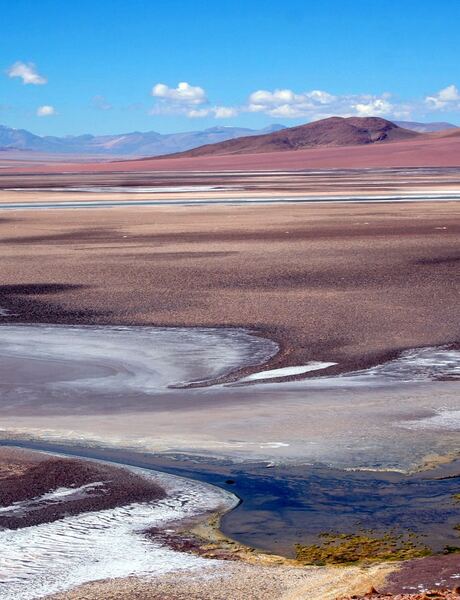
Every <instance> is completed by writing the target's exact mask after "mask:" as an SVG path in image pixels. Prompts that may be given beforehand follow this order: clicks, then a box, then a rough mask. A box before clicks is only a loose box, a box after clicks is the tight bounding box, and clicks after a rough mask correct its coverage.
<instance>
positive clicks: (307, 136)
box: [174, 117, 420, 157]
mask: <svg viewBox="0 0 460 600" xmlns="http://www.w3.org/2000/svg"><path fill="white" fill-rule="evenodd" d="M418 135H420V134H419V133H417V132H415V131H410V130H409V129H404V128H402V127H399V126H398V125H396V124H395V123H392V122H391V121H387V120H386V119H381V118H379V117H348V118H344V117H330V118H328V119H321V120H320V121H314V122H313V123H308V124H306V125H299V126H297V127H289V128H285V129H282V130H280V131H275V132H272V133H267V134H264V135H253V136H251V137H241V138H237V139H231V140H227V141H224V142H219V143H217V144H210V145H209V144H208V145H206V146H201V147H199V148H195V149H193V150H189V151H187V152H181V153H177V154H175V155H174V156H183V157H187V156H208V155H209V156H211V155H212V156H215V155H224V154H253V153H260V152H276V151H280V150H301V149H304V148H316V147H318V146H356V145H362V144H376V143H382V142H392V141H402V140H409V139H413V138H415V137H417V136H418Z"/></svg>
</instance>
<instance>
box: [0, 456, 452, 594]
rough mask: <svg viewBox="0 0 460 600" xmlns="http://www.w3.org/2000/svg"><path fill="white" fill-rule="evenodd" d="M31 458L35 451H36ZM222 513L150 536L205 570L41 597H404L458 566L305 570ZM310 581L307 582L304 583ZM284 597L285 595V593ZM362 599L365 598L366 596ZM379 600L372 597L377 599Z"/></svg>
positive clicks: (89, 585)
mask: <svg viewBox="0 0 460 600" xmlns="http://www.w3.org/2000/svg"><path fill="white" fill-rule="evenodd" d="M0 452H1V451H0ZM46 452H47V451H45V453H46ZM35 454H37V453H36V452H35ZM47 456H48V457H49V458H50V460H53V458H54V456H56V455H54V456H53V455H49V454H47ZM81 460H83V463H84V462H85V461H88V459H87V458H85V457H81ZM90 462H93V463H94V464H97V463H99V464H109V463H107V462H105V463H104V462H102V463H101V462H100V461H99V459H97V460H95V461H94V460H91V459H90ZM125 468H126V467H125ZM221 514H222V512H217V513H216V512H214V513H212V514H211V515H207V516H206V515H205V516H204V517H200V518H199V519H196V518H193V520H192V521H191V522H190V524H187V521H182V522H179V523H178V526H174V525H172V529H171V526H170V525H169V526H168V529H167V530H166V531H164V532H162V531H154V532H153V539H154V540H160V543H161V544H162V545H166V546H167V547H171V548H172V549H173V550H174V551H179V552H182V553H184V552H185V554H189V553H192V554H194V555H196V556H199V557H203V558H204V559H205V560H206V561H209V563H208V564H206V563H203V566H202V567H200V568H199V569H198V570H196V569H195V570H194V571H191V572H190V571H189V572H185V573H186V574H185V577H184V572H183V571H182V573H181V571H178V572H173V573H172V575H168V574H166V575H161V574H156V575H151V576H150V577H146V576H145V575H144V576H131V577H129V578H128V579H125V578H121V579H120V578H118V579H117V578H115V579H110V580H104V579H101V580H98V581H92V582H88V583H84V584H83V585H80V586H77V587H73V588H71V589H68V590H67V591H62V592H58V593H56V594H52V595H50V596H48V595H46V596H43V597H44V598H45V597H46V598H47V599H49V600H51V599H53V600H77V599H80V598H85V599H86V600H92V599H93V598H94V599H96V598H100V597H101V595H102V596H103V597H107V598H108V597H110V598H113V599H118V598H120V599H121V598H123V599H124V600H127V599H131V598H133V599H134V598H135V597H137V596H136V594H139V593H142V594H143V595H142V597H143V598H146V599H149V600H158V599H159V598H160V597H161V598H163V597H164V596H162V595H159V594H164V593H166V592H167V593H170V594H173V596H172V597H174V598H175V599H176V598H177V599H182V598H188V599H195V598H196V599H198V598H201V597H202V596H201V595H200V594H201V593H202V592H203V589H206V590H207V597H209V598H210V599H211V600H221V598H223V597H224V596H221V593H222V592H223V593H224V594H227V597H228V593H230V591H231V592H232V594H235V596H233V595H232V598H233V597H235V599H239V598H240V597H241V598H242V599H243V598H245V594H247V593H248V590H249V589H252V588H250V587H247V586H248V585H249V586H253V587H254V585H256V586H258V587H257V592H256V591H255V589H254V590H253V591H254V593H255V595H254V598H255V599H257V600H271V599H273V600H274V599H278V598H279V599H281V598H282V599H286V600H287V599H288V598H292V600H294V599H297V598H299V597H303V595H302V594H305V593H308V594H309V595H308V598H309V599H310V600H326V599H330V600H333V599H334V600H335V599H336V598H338V597H345V596H347V597H349V595H350V594H354V595H355V596H356V597H358V595H363V594H365V593H367V592H368V591H369V590H370V589H374V590H375V589H376V588H377V589H379V590H383V592H382V594H383V595H382V597H387V596H386V595H385V594H386V593H388V594H389V593H390V591H391V593H401V591H402V590H404V589H407V592H406V593H408V591H409V588H410V586H409V587H408V582H410V581H412V580H413V577H414V573H415V572H417V569H418V570H419V571H420V569H421V573H422V574H423V572H424V569H425V571H426V573H428V571H429V569H428V565H431V564H432V563H433V566H430V567H429V568H430V569H432V571H433V572H432V575H431V577H432V581H434V579H436V578H437V579H439V575H438V574H437V572H436V570H434V569H435V566H436V565H437V566H438V568H440V566H441V565H442V568H443V577H444V579H442V581H446V582H448V581H451V582H452V583H453V584H454V583H455V576H456V575H455V572H456V571H455V566H456V564H457V563H456V562H455V561H454V562H452V560H450V557H447V558H442V557H439V560H438V562H436V560H437V559H436V557H434V558H433V559H431V558H428V559H417V560H415V561H414V560H412V561H410V560H409V561H403V562H401V561H399V562H390V563H388V562H385V561H383V562H377V563H374V564H368V565H366V564H357V565H354V566H353V565H352V566H339V567H337V566H336V567H334V566H323V567H315V566H305V565H304V564H302V563H301V562H298V561H295V560H294V561H293V560H291V559H286V558H283V557H280V556H276V555H273V554H266V553H264V552H261V551H258V550H254V549H251V548H248V547H247V546H245V545H241V544H239V543H235V542H234V541H233V540H232V539H231V538H228V537H227V536H226V535H225V534H222V533H221V531H220V530H219V519H220V515H221ZM150 535H152V534H150ZM158 536H159V538H158ZM449 560H450V562H449ZM214 561H217V562H214ZM420 561H421V562H420ZM424 561H428V562H426V564H427V567H426V568H425V567H424V566H422V565H425V562H424ZM430 561H431V562H430ZM433 561H434V562H433ZM440 561H441V562H440ZM414 569H415V570H414ZM449 569H450V570H449ZM449 573H450V575H449ZM216 578H217V579H216ZM235 578H236V579H235ZM242 578H244V584H243V581H241V579H242ZM411 578H412V579H411ZM446 578H447V579H446ZM422 579H423V577H422ZM237 581H240V583H239V584H237V583H236V582H237ZM263 581H266V582H267V583H268V585H270V588H267V589H266V590H265V589H264V588H263V585H264V584H263V583H262V582H263ZM275 581H278V582H279V581H282V582H283V586H286V588H285V589H284V592H283V593H281V594H280V589H279V588H278V587H277V585H275ZM309 581H311V582H310V583H308V582H309ZM425 581H430V579H429V577H428V579H427V576H426V577H425ZM436 585H439V584H436ZM203 586H204V587H203ZM240 586H242V588H241V589H244V590H246V591H245V592H242V591H241V589H240ZM420 587H422V586H420ZM451 588H452V585H451ZM426 589H428V588H426ZM288 590H290V591H288ZM286 593H287V594H288V595H285V594H286ZM118 594H120V596H119V595H118ZM121 594H122V595H121ZM182 594H184V595H182ZM185 594H188V595H185ZM258 594H261V595H258ZM289 594H290V595H289ZM40 597H42V596H40ZM359 597H361V596H359ZM363 597H364V596H363ZM365 597H368V595H366V596H365ZM370 597H374V596H370ZM379 597H380V596H378V595H377V593H375V598H379ZM388 597H389V596H388ZM402 597H405V596H402Z"/></svg>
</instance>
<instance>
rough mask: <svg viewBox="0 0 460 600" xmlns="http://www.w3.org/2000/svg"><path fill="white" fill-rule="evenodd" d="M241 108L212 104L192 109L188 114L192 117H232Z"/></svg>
mask: <svg viewBox="0 0 460 600" xmlns="http://www.w3.org/2000/svg"><path fill="white" fill-rule="evenodd" d="M239 112H240V110H239V109H238V108H236V107H233V106H210V107H207V108H206V107H205V108H196V109H193V108H192V109H190V110H188V111H187V116H188V117H192V118H197V117H198V118H199V117H214V118H215V119H231V118H232V117H236V116H237V115H238V113H239Z"/></svg>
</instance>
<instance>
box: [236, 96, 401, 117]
mask: <svg viewBox="0 0 460 600" xmlns="http://www.w3.org/2000/svg"><path fill="white" fill-rule="evenodd" d="M246 110H248V111H249V112H261V113H264V114H267V115H269V116H271V117H285V118H293V119H295V118H300V117H306V118H310V119H319V118H324V117H328V116H333V115H338V116H360V117H365V116H389V115H393V116H396V115H397V116H402V115H403V114H404V115H406V114H407V107H403V106H402V105H395V104H393V103H392V102H390V95H389V94H382V95H380V96H374V95H369V94H355V95H343V96H335V95H333V94H330V93H329V92H326V91H324V90H311V91H308V92H302V93H296V92H294V91H292V90H289V89H277V90H274V91H268V90H257V91H255V92H253V93H252V94H250V96H249V98H248V104H247V107H246Z"/></svg>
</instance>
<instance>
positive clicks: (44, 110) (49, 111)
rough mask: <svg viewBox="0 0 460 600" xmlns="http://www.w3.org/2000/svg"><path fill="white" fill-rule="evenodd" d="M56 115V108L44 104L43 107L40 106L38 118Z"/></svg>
mask: <svg viewBox="0 0 460 600" xmlns="http://www.w3.org/2000/svg"><path fill="white" fill-rule="evenodd" d="M55 114H56V109H55V108H54V106H50V105H49V104H44V105H43V106H39V107H38V108H37V116H38V117H51V116H53V115H55Z"/></svg>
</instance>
